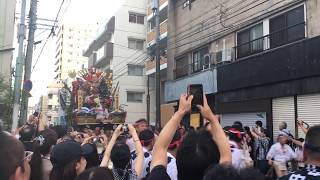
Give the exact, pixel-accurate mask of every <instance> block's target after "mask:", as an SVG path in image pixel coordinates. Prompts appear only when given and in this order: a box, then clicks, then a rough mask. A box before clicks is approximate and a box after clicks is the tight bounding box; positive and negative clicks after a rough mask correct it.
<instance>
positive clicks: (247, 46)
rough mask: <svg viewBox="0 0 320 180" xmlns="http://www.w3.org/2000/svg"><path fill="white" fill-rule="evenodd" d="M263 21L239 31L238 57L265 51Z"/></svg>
mask: <svg viewBox="0 0 320 180" xmlns="http://www.w3.org/2000/svg"><path fill="white" fill-rule="evenodd" d="M261 37H263V27H262V23H261V24H258V25H256V26H254V27H252V28H250V29H247V30H244V31H242V32H240V33H238V36H237V42H238V46H237V55H238V58H240V57H244V56H248V55H251V54H254V53H257V52H261V51H263V38H261Z"/></svg>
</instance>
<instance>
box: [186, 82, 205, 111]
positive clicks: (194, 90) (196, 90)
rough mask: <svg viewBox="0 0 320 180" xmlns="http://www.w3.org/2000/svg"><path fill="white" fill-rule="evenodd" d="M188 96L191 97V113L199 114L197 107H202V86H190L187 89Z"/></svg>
mask: <svg viewBox="0 0 320 180" xmlns="http://www.w3.org/2000/svg"><path fill="white" fill-rule="evenodd" d="M188 95H193V99H192V103H191V105H192V109H191V111H192V112H199V109H198V108H197V105H203V88H202V84H191V85H189V87H188Z"/></svg>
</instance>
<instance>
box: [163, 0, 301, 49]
mask: <svg viewBox="0 0 320 180" xmlns="http://www.w3.org/2000/svg"><path fill="white" fill-rule="evenodd" d="M267 1H268V0H267ZM283 1H285V0H283ZM283 1H279V2H277V3H276V4H273V5H272V6H275V5H277V4H279V3H282V2H283ZM264 2H266V1H264ZM297 2H300V0H297V1H295V2H291V3H290V4H295V3H297ZM260 4H262V3H260ZM256 6H257V5H256ZM256 6H255V7H256ZM272 6H271V7H272ZM281 8H283V7H278V8H276V9H274V10H273V11H276V10H277V9H281ZM249 9H252V8H249ZM249 9H246V10H244V11H242V12H240V13H238V14H237V15H239V14H242V13H244V12H247V11H248V10H249ZM263 11H266V10H262V11H259V12H254V13H253V14H251V15H250V16H248V17H246V18H244V19H242V20H239V21H240V22H241V21H244V20H246V19H248V18H251V17H252V15H254V14H256V13H261V12H263ZM270 13H271V12H266V13H264V14H262V15H260V17H261V16H263V15H266V14H270ZM235 16H236V15H234V16H232V17H229V18H227V19H231V18H233V17H235ZM227 19H226V20H227ZM243 24H246V21H244V22H242V23H238V24H237V25H235V26H233V27H232V28H226V29H222V30H220V31H218V32H215V33H212V34H209V35H208V34H207V35H205V36H202V37H199V38H197V39H192V40H191V41H189V42H187V43H184V44H179V45H176V44H177V43H176V42H174V43H171V44H168V48H169V47H172V45H174V46H175V47H172V48H174V49H176V48H179V47H182V46H185V45H188V44H190V43H193V42H194V41H198V40H202V39H205V38H209V37H212V36H215V35H217V34H221V33H223V32H227V31H229V30H233V29H235V28H237V26H241V25H243ZM213 25H217V23H216V24H213ZM211 27H212V26H211ZM208 28H210V27H208ZM208 28H207V29H208ZM191 36H192V35H191Z"/></svg>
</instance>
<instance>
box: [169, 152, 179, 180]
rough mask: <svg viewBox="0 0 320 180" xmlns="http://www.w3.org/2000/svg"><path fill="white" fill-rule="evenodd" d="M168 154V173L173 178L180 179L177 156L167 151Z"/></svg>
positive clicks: (174, 179)
mask: <svg viewBox="0 0 320 180" xmlns="http://www.w3.org/2000/svg"><path fill="white" fill-rule="evenodd" d="M167 156H168V165H167V173H168V175H169V176H170V179H171V180H178V169H177V162H176V158H175V157H174V156H172V154H170V153H168V152H167Z"/></svg>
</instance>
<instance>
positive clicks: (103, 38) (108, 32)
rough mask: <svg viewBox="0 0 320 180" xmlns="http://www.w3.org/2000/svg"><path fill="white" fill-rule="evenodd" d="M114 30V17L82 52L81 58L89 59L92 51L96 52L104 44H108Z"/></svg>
mask: <svg viewBox="0 0 320 180" xmlns="http://www.w3.org/2000/svg"><path fill="white" fill-rule="evenodd" d="M114 29H115V17H114V16H113V17H112V18H111V19H110V20H109V21H108V23H107V24H106V25H105V27H104V29H103V32H101V33H99V35H98V36H97V37H96V38H95V40H93V41H92V42H91V43H90V44H89V46H88V47H87V48H86V49H85V50H84V51H83V53H82V54H83V56H85V57H90V56H91V55H92V54H93V53H94V51H97V50H98V48H99V47H101V46H103V44H104V43H106V42H109V41H110V40H111V38H112V35H113V33H114Z"/></svg>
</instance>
